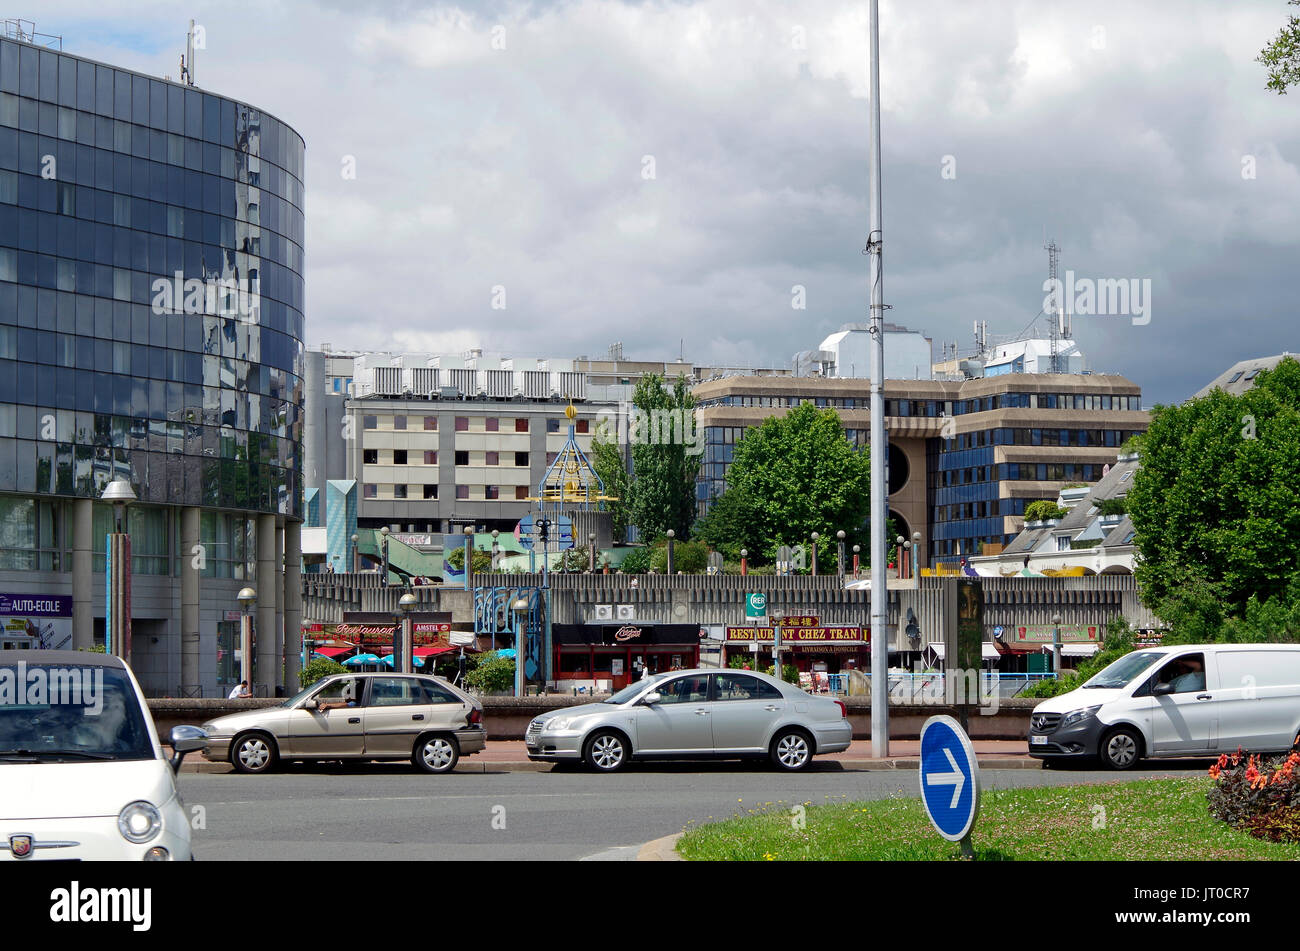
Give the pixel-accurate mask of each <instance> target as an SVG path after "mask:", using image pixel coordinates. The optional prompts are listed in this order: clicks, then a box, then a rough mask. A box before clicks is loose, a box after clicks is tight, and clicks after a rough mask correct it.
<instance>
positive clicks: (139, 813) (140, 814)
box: [117, 799, 162, 845]
mask: <svg viewBox="0 0 1300 951" xmlns="http://www.w3.org/2000/svg"><path fill="white" fill-rule="evenodd" d="M117 831H118V832H121V833H122V838H124V839H126V841H128V842H134V843H135V844H136V845H140V844H141V843H144V842H148V841H149V840H150V839H153V838H156V837H157V835H158V833H159V832H161V831H162V813H161V812H159V811H158V807H157V806H155V805H154V804H153V803H151V802H145V801H144V800H143V799H139V800H136V801H135V802H133V803H130V804H128V805H127V806H126V807H125V808H123V809H122V811H121V812H120V813H118V815H117Z"/></svg>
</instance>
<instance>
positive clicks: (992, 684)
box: [826, 671, 1056, 703]
mask: <svg viewBox="0 0 1300 951" xmlns="http://www.w3.org/2000/svg"><path fill="white" fill-rule="evenodd" d="M1055 677H1056V674H1054V673H1046V674H1028V673H1002V672H998V671H993V672H989V671H981V672H980V676H979V683H978V685H977V686H978V688H979V691H980V696H988V697H991V696H992V695H993V693H994V692H996V693H997V696H998V698H999V699H1003V700H1007V699H1010V698H1012V697H1016V696H1019V695H1020V694H1021V693H1023V692H1024V691H1025V690H1027V689H1029V687H1031V686H1032V685H1033V684H1036V683H1038V682H1039V681H1040V680H1051V679H1055ZM826 679H827V681H828V682H829V685H830V693H831V694H832V695H834V696H847V695H848V692H849V675H848V674H827V675H826ZM863 680H864V681H865V682H866V689H865V694H864V695H866V696H870V694H871V675H870V674H867V673H864V674H863ZM888 683H889V699H890V701H891V702H893V703H922V702H924V703H934V702H938V701H942V700H943V699H944V698H945V697H946V696H947V689H946V688H947V684H946V683H945V675H944V673H943V672H942V671H933V672H927V673H920V674H907V673H891V674H889V679H888ZM953 686H954V690H956V688H957V687H958V686H960V687H961V689H962V690H963V691H964V690H965V689H966V688H967V683H966V681H965V680H964V679H963V680H962V681H961V682H960V683H959V684H954V685H953Z"/></svg>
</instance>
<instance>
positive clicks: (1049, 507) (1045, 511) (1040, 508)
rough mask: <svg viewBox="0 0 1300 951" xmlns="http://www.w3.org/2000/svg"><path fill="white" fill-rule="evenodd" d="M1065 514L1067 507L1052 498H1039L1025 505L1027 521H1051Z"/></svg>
mask: <svg viewBox="0 0 1300 951" xmlns="http://www.w3.org/2000/svg"><path fill="white" fill-rule="evenodd" d="M1064 515H1065V509H1063V508H1061V507H1060V506H1059V505H1057V504H1056V503H1055V502H1053V501H1052V500H1051V499H1039V500H1038V501H1037V502H1030V503H1029V504H1028V505H1026V506H1025V521H1026V522H1050V521H1052V520H1053V519H1058V518H1061V517H1063V516H1064Z"/></svg>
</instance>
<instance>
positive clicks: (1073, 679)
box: [1020, 617, 1136, 700]
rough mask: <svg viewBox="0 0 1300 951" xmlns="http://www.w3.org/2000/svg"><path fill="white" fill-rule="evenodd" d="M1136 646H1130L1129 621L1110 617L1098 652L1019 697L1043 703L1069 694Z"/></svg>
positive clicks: (1131, 644)
mask: <svg viewBox="0 0 1300 951" xmlns="http://www.w3.org/2000/svg"><path fill="white" fill-rule="evenodd" d="M1135 646H1136V645H1135V644H1134V643H1133V629H1132V628H1131V627H1129V623H1128V621H1126V620H1124V618H1122V617H1115V618H1111V620H1110V623H1109V624H1107V625H1106V633H1105V635H1104V636H1103V637H1102V641H1101V650H1099V651H1097V653H1096V654H1094V655H1093V656H1092V657H1090V658H1088V659H1087V660H1085V661H1084V662H1083V663H1082V664H1080V665H1079V666H1078V668H1076V669H1075V671H1073V672H1069V673H1066V674H1064V675H1062V676H1060V677H1055V678H1047V677H1045V678H1043V679H1042V680H1040V681H1038V683H1036V684H1034V685H1032V686H1031V687H1029V688H1027V689H1026V690H1024V691H1022V692H1021V694H1020V696H1022V697H1034V698H1038V699H1043V700H1045V699H1047V698H1048V697H1055V696H1058V695H1060V694H1063V693H1069V692H1070V691H1071V690H1074V689H1076V688H1078V687H1081V686H1083V684H1084V683H1085V682H1086V681H1088V680H1089V679H1090V678H1092V677H1093V675H1095V674H1097V673H1098V672H1099V671H1101V670H1104V669H1105V668H1106V667H1109V666H1110V665H1111V664H1113V663H1115V661H1117V660H1119V659H1120V658H1121V657H1123V656H1124V655H1125V654H1127V653H1130V652H1131V651H1132V650H1134V648H1135Z"/></svg>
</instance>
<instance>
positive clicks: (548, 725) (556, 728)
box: [542, 717, 577, 733]
mask: <svg viewBox="0 0 1300 951" xmlns="http://www.w3.org/2000/svg"><path fill="white" fill-rule="evenodd" d="M575 719H577V718H576V717H557V718H556V719H554V720H547V721H546V722H545V723H543V724H542V732H543V733H559V732H560V731H561V730H567V729H568V728H569V727H571V726H572V725H573V722H574V720H575Z"/></svg>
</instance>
